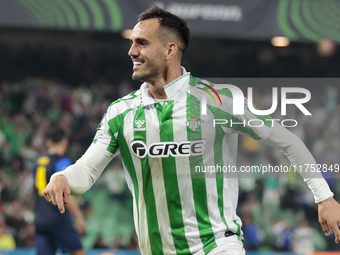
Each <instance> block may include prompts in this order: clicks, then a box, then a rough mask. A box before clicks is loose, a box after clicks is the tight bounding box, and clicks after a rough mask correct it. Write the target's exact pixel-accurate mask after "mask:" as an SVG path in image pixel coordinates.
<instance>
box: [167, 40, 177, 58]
mask: <svg viewBox="0 0 340 255" xmlns="http://www.w3.org/2000/svg"><path fill="white" fill-rule="evenodd" d="M166 48H167V52H166V59H171V58H173V57H174V56H176V54H177V50H178V47H177V44H176V43H174V42H170V43H168V45H167V47H166Z"/></svg>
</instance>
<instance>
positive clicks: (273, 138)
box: [264, 122, 333, 203]
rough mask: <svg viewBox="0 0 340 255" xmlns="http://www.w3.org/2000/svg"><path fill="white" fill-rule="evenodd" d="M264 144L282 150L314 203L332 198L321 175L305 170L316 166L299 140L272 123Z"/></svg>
mask: <svg viewBox="0 0 340 255" xmlns="http://www.w3.org/2000/svg"><path fill="white" fill-rule="evenodd" d="M264 142H265V143H267V144H269V145H272V146H274V147H276V148H279V149H280V150H282V151H283V153H284V154H285V155H286V156H287V158H288V160H289V161H290V163H291V164H292V165H295V166H297V167H299V171H298V172H299V173H300V175H301V176H302V177H303V178H304V181H305V182H306V183H307V185H308V187H309V188H310V190H311V191H312V192H313V195H314V199H315V203H319V202H321V201H323V200H325V199H327V198H329V197H332V196H333V193H332V192H331V190H330V189H329V186H328V184H327V182H326V181H325V179H324V178H323V176H322V174H321V173H320V172H317V171H313V172H312V171H310V170H309V169H307V167H308V166H312V165H314V166H316V162H315V160H314V158H313V156H312V154H311V153H310V152H309V150H308V149H307V147H306V146H305V145H304V143H303V142H302V141H301V139H300V138H298V137H297V136H296V135H294V134H293V133H292V132H290V131H288V130H287V129H285V128H284V127H282V126H280V124H278V123H276V122H274V127H273V130H272V131H271V133H270V134H269V136H268V137H267V139H265V140H264Z"/></svg>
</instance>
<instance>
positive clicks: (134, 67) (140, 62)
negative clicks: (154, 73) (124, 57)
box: [133, 60, 144, 69]
mask: <svg viewBox="0 0 340 255" xmlns="http://www.w3.org/2000/svg"><path fill="white" fill-rule="evenodd" d="M143 63H144V61H137V60H135V61H133V69H138V68H139V67H140V66H141V65H142V64H143Z"/></svg>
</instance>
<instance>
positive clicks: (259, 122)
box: [215, 89, 274, 140]
mask: <svg viewBox="0 0 340 255" xmlns="http://www.w3.org/2000/svg"><path fill="white" fill-rule="evenodd" d="M217 92H218V94H219V95H220V97H221V101H222V107H221V111H220V112H219V113H218V114H215V122H216V121H217V122H216V123H219V124H221V125H224V126H225V127H227V128H228V130H229V132H236V133H240V134H244V135H246V136H250V137H252V138H253V139H255V140H263V139H266V138H267V137H268V135H269V133H270V132H271V128H272V127H273V124H274V123H273V122H274V120H273V119H272V118H271V117H270V116H268V115H257V114H254V113H252V112H251V111H250V110H249V107H248V104H247V99H246V98H245V100H244V114H237V115H236V114H233V95H232V93H231V92H230V91H229V90H228V89H221V90H217ZM254 107H255V106H254ZM216 119H217V120H216ZM218 120H220V122H218Z"/></svg>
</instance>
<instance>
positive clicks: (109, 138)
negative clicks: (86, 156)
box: [92, 103, 121, 156]
mask: <svg viewBox="0 0 340 255" xmlns="http://www.w3.org/2000/svg"><path fill="white" fill-rule="evenodd" d="M120 119H121V118H120V115H119V114H117V104H115V103H113V104H111V105H110V106H109V108H108V109H107V111H106V113H105V114H104V116H103V118H102V120H101V122H100V124H99V125H98V128H97V132H96V134H95V137H94V139H93V141H92V144H93V145H94V146H95V147H96V148H98V149H100V150H102V151H106V152H110V153H112V154H114V156H116V155H118V154H119V146H118V142H117V136H118V132H119V128H120V123H121V122H120Z"/></svg>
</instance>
